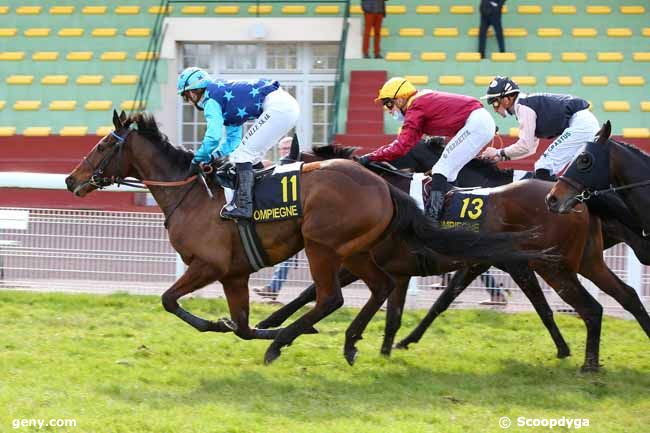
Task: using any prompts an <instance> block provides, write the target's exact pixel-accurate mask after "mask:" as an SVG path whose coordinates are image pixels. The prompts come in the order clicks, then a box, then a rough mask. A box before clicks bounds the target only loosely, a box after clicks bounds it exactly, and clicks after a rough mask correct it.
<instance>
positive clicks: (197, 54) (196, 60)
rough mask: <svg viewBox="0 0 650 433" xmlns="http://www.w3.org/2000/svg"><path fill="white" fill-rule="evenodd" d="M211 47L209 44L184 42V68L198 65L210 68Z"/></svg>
mask: <svg viewBox="0 0 650 433" xmlns="http://www.w3.org/2000/svg"><path fill="white" fill-rule="evenodd" d="M210 48H211V45H209V44H183V69H184V68H189V67H190V66H198V67H199V68H203V69H208V70H209V69H210Z"/></svg>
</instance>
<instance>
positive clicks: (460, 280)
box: [395, 265, 490, 349]
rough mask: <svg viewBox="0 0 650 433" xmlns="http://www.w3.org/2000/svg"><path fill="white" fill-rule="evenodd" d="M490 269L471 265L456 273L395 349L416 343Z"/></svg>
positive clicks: (406, 347) (485, 266) (405, 347)
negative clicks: (416, 324)
mask: <svg viewBox="0 0 650 433" xmlns="http://www.w3.org/2000/svg"><path fill="white" fill-rule="evenodd" d="M488 269H490V265H473V266H468V267H466V268H464V269H461V270H459V271H457V272H456V273H455V274H454V276H453V278H452V279H451V281H450V282H449V284H448V285H447V287H446V288H445V290H444V291H443V292H442V293H441V294H440V296H439V297H438V299H436V302H435V303H434V304H433V305H432V306H431V308H430V309H429V311H428V312H427V315H426V316H424V318H423V319H422V321H421V322H420V323H419V324H418V326H417V327H416V328H415V329H414V330H413V331H411V333H410V334H409V335H408V336H407V337H406V338H404V339H403V340H402V341H400V342H399V343H397V345H396V346H395V347H396V348H397V349H408V345H409V344H411V343H417V342H418V341H420V338H422V335H424V333H425V332H426V330H427V329H428V328H429V326H431V324H432V323H433V321H434V320H435V319H436V317H438V316H439V315H440V314H442V313H444V312H445V311H446V310H447V308H449V306H450V305H451V303H452V302H453V301H454V299H456V298H457V297H458V295H460V294H461V293H462V292H463V290H465V289H466V288H467V286H469V284H470V283H471V282H472V281H474V279H475V278H476V277H478V276H479V275H481V274H482V273H483V272H485V271H487V270H488Z"/></svg>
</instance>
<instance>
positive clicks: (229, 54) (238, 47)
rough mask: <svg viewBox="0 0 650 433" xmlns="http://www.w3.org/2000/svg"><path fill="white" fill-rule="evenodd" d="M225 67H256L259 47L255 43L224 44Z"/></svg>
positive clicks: (227, 68) (235, 69)
mask: <svg viewBox="0 0 650 433" xmlns="http://www.w3.org/2000/svg"><path fill="white" fill-rule="evenodd" d="M223 48H224V58H225V59H226V64H225V69H226V70H230V71H250V70H256V69H257V57H258V51H259V47H258V46H257V45H246V44H233V45H224V47H223Z"/></svg>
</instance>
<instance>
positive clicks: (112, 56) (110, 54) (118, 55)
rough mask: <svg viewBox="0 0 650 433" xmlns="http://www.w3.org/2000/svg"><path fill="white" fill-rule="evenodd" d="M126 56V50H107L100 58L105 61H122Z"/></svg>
mask: <svg viewBox="0 0 650 433" xmlns="http://www.w3.org/2000/svg"><path fill="white" fill-rule="evenodd" d="M126 57H127V55H126V51H105V52H103V53H102V55H101V56H100V57H99V58H100V59H101V60H104V61H122V60H126Z"/></svg>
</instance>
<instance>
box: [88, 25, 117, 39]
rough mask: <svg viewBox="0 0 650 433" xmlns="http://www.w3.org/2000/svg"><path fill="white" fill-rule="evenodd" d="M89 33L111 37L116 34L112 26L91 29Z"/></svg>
mask: <svg viewBox="0 0 650 433" xmlns="http://www.w3.org/2000/svg"><path fill="white" fill-rule="evenodd" d="M90 34H91V35H92V36H94V37H96V38H112V37H114V36H116V35H117V29H116V28H114V27H99V28H96V29H93V31H92V32H91V33H90Z"/></svg>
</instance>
